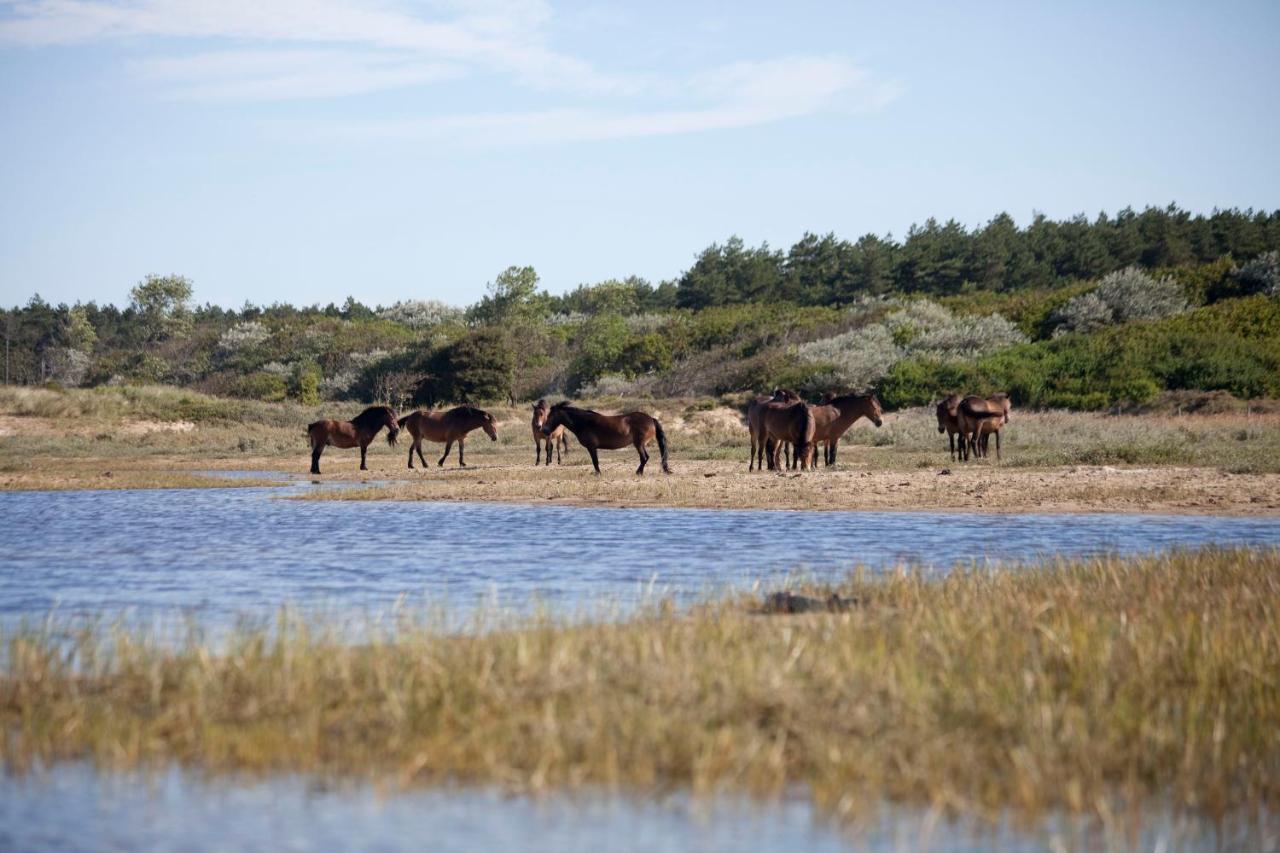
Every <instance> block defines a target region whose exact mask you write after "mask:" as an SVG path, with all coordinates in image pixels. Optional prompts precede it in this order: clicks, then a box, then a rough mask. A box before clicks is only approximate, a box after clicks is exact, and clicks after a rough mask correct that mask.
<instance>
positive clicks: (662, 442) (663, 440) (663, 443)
mask: <svg viewBox="0 0 1280 853" xmlns="http://www.w3.org/2000/svg"><path fill="white" fill-rule="evenodd" d="M653 433H654V436H655V437H656V438H657V439H658V452H659V453H661V454H662V470H663V471H664V472H666V473H668V474H670V473H671V466H670V465H669V464H667V434H666V433H664V432H663V431H662V424H660V423H658V419H657V418H654V419H653Z"/></svg>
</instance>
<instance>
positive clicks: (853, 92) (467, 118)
mask: <svg viewBox="0 0 1280 853" xmlns="http://www.w3.org/2000/svg"><path fill="white" fill-rule="evenodd" d="M687 89H688V90H689V91H690V92H691V93H693V95H694V96H695V97H697V99H698V100H699V101H701V102H702V103H700V104H698V105H695V106H691V107H688V108H685V109H666V110H661V109H659V110H633V111H629V112H618V111H610V110H607V109H552V110H539V111H531V112H506V113H480V114H467V115H451V116H436V117H430V118H421V119H405V120H392V121H363V122H349V123H344V124H339V125H328V126H325V127H315V126H309V125H294V126H293V127H294V128H295V130H297V131H298V132H300V133H301V134H302V135H305V136H312V135H315V134H326V133H327V134H328V135H330V136H336V137H339V138H344V139H348V140H359V141H370V140H379V139H400V140H420V141H437V142H457V143H461V144H466V145H487V146H493V147H504V146H510V145H519V144H528V143H554V142H583V141H600V140H608V139H628V138H643V137H656V136H671V135H676V134H685V133H699V132H705V131H713V130H728V129H733V128H743V127H752V126H755V125H761V124H770V123H773V122H778V121H783V120H786V119H792V118H799V117H801V116H806V115H812V114H814V113H818V112H821V111H823V110H828V109H834V110H840V111H843V112H866V111H869V110H874V109H879V108H881V107H883V106H884V105H886V104H887V103H888V102H889V101H891V100H892V99H893V98H894V97H896V96H897V93H898V88H897V86H896V85H894V84H892V83H885V82H881V81H879V80H877V79H876V78H874V77H873V76H871V75H869V74H868V73H866V72H865V71H863V70H861V69H859V68H858V67H856V66H854V65H853V64H851V63H849V62H848V61H846V60H842V59H837V58H818V59H814V58H805V57H800V58H796V59H783V60H773V61H769V62H762V63H736V64H734V65H731V66H726V67H724V68H720V69H716V70H714V71H711V72H708V73H706V74H704V75H700V76H699V77H698V78H696V79H695V80H693V81H691V82H689V83H688V85H687ZM275 127H276V128H277V129H278V130H286V131H287V129H288V128H289V127H290V126H289V125H285V124H277V125H275Z"/></svg>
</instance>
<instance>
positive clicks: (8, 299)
mask: <svg viewBox="0 0 1280 853" xmlns="http://www.w3.org/2000/svg"><path fill="white" fill-rule="evenodd" d="M1277 36H1280V3H1275V2H1259V3H1245V2H1227V3H1181V2H1159V3H1133V2H1128V3H1126V2H1108V3H1085V2H1082V3H1070V4H1065V3H1064V4H1050V3H1040V2H1030V3H1028V2H1018V3H1007V4H1002V3H954V2H942V3H865V2H834V3H815V2H803V0H802V1H801V2H789V3H785V4H784V3H778V2H776V0H774V2H763V3H756V2H737V3H725V2H722V3H699V2H670V3H668V2H665V0H654V2H646V3H621V2H619V3H609V2H540V0H492V2H490V0H477V2H452V0H442V2H418V3H410V2H397V0H378V1H377V2H362V0H218V2H209V0H128V2H114V0H0V304H2V305H7V306H12V305H16V304H24V303H25V302H26V301H27V300H28V299H29V298H30V297H31V295H32V294H34V293H39V294H40V295H41V296H42V297H43V298H44V299H46V300H48V301H50V302H53V303H59V302H67V303H74V302H76V301H90V300H94V301H97V302H100V303H101V302H112V303H115V304H117V305H124V304H127V302H128V298H129V297H128V293H129V290H130V288H131V287H132V286H133V285H135V284H136V283H137V282H139V281H141V280H142V279H143V278H144V277H145V276H146V275H148V274H151V273H155V274H169V273H176V274H180V275H185V276H186V277H188V278H189V279H190V280H191V281H192V283H193V285H194V289H195V298H196V301H197V302H201V303H204V302H212V303H216V304H220V305H223V306H226V307H239V306H240V305H242V304H243V303H245V302H246V301H250V302H253V303H255V304H270V303H272V302H290V303H293V304H298V305H303V304H307V305H309V304H315V303H319V304H325V303H328V302H337V303H341V302H342V301H343V300H345V299H346V297H347V296H348V295H349V294H350V295H354V296H356V298H358V299H360V300H361V301H363V302H365V303H367V304H370V305H374V304H383V305H389V304H391V303H393V302H396V301H399V300H405V299H439V300H443V301H445V302H450V303H454V304H458V305H465V304H469V303H471V302H474V301H475V300H477V299H479V298H480V297H481V296H482V295H483V294H484V292H485V285H486V283H487V282H489V281H491V280H492V279H493V278H494V277H495V276H496V275H497V274H498V273H499V272H501V271H502V270H503V269H505V268H506V267H508V266H511V265H521V266H523V265H532V266H533V267H534V268H535V269H536V270H537V271H538V274H539V275H540V276H541V282H542V285H543V286H544V287H546V288H547V289H548V290H550V291H551V292H553V293H559V292H564V291H565V290H569V289H572V288H573V287H575V286H577V285H579V284H583V283H592V282H598V281H602V280H605V279H609V278H621V277H625V276H628V275H639V276H643V277H645V278H647V279H649V280H651V281H653V282H655V283H656V282H658V281H661V280H663V279H669V278H674V277H676V276H678V275H679V274H680V273H681V272H682V271H683V270H685V269H687V268H688V267H689V266H690V265H691V264H692V262H693V259H694V257H695V256H696V255H697V253H698V252H700V251H701V250H703V249H704V248H706V247H707V246H709V245H711V244H712V243H715V242H723V241H724V240H725V239H726V238H728V237H730V236H733V235H737V236H740V237H742V239H743V240H745V241H746V242H747V243H748V244H750V245H758V244H760V243H762V242H766V241H767V242H768V243H769V244H770V245H771V246H775V247H781V248H784V249H785V248H786V247H788V246H790V245H791V244H792V243H793V242H795V241H796V240H797V239H799V238H800V237H801V236H802V235H803V234H804V233H805V232H806V231H811V232H814V233H820V234H825V233H827V232H834V233H835V234H836V235H837V236H840V237H844V238H848V239H856V238H857V237H858V236H860V235H862V234H865V233H869V232H872V233H877V234H881V235H884V234H893V235H897V236H901V235H902V234H904V233H905V232H906V230H907V228H908V227H909V226H910V225H911V224H912V223H918V222H923V221H924V220H925V219H926V218H928V217H930V216H932V217H936V218H938V219H939V220H946V219H949V218H954V219H956V220H958V221H960V222H961V223H963V224H965V225H967V226H970V227H973V226H979V225H981V224H982V223H984V222H986V221H987V220H989V219H990V218H991V217H992V216H994V215H995V214H997V213H999V212H1001V211H1007V212H1008V213H1010V214H1012V215H1013V217H1014V218H1015V219H1016V220H1017V221H1018V222H1019V223H1022V224H1025V223H1026V222H1027V221H1029V219H1030V218H1031V217H1032V216H1033V215H1034V213H1036V212H1041V213H1044V214H1046V215H1048V216H1050V217H1053V218H1065V217H1069V216H1072V215H1074V214H1077V213H1085V214H1087V215H1089V216H1090V217H1093V216H1096V215H1097V214H1098V212H1100V211H1106V212H1108V213H1114V212H1115V211H1117V210H1119V209H1120V208H1123V207H1125V206H1133V207H1135V208H1142V207H1144V206H1147V205H1159V206H1164V205H1167V204H1169V203H1173V202H1176V203H1177V204H1178V205H1179V206H1181V207H1183V208H1187V209H1190V210H1193V211H1196V212H1203V213H1208V212H1210V211H1211V210H1212V209H1214V208H1215V207H1219V208H1224V207H1240V208H1249V207H1252V208H1254V209H1265V210H1274V209H1276V208H1280V157H1277V155H1276V154H1275V150H1276V146H1277V142H1276V140H1277V139H1280V94H1278V93H1280V50H1278V49H1277V47H1276V45H1277V43H1278V41H1280V40H1278V39H1277Z"/></svg>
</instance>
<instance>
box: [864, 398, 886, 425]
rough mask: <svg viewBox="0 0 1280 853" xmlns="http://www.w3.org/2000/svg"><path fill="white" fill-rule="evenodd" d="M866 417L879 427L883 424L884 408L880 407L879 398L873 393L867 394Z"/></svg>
mask: <svg viewBox="0 0 1280 853" xmlns="http://www.w3.org/2000/svg"><path fill="white" fill-rule="evenodd" d="M867 417H868V418H870V419H871V422H872V423H873V424H875V425H876V429H879V428H880V427H881V426H882V425H883V424H884V409H882V408H880V398H879V397H877V396H876V395H875V394H874V393H871V394H868V395H867Z"/></svg>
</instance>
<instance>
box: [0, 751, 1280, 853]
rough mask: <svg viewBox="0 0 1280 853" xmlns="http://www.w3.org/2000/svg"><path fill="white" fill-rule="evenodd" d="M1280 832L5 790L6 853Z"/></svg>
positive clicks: (1258, 845) (313, 794) (797, 803)
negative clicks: (844, 823) (1129, 830)
mask: <svg viewBox="0 0 1280 853" xmlns="http://www.w3.org/2000/svg"><path fill="white" fill-rule="evenodd" d="M1273 832H1274V827H1266V826H1263V827H1244V828H1241V829H1239V830H1236V831H1232V832H1231V833H1230V834H1228V835H1225V836H1223V837H1221V838H1218V837H1217V836H1216V835H1215V833H1214V830H1213V828H1212V827H1210V826H1208V825H1207V824H1206V823H1205V822H1203V821H1188V820H1185V819H1179V818H1175V817H1172V816H1171V815H1169V814H1167V813H1156V814H1150V815H1148V816H1147V817H1146V819H1145V820H1144V821H1143V826H1142V828H1141V829H1140V830H1139V832H1138V834H1137V835H1136V836H1130V835H1127V834H1126V833H1125V832H1124V831H1123V829H1116V830H1111V831H1108V830H1107V829H1105V828H1100V827H1097V826H1091V825H1088V824H1086V823H1084V822H1082V821H1073V820H1061V819H1049V820H1046V821H1044V822H1043V823H1042V824H1041V825H1040V826H1039V827H1037V828H1035V829H1029V828H1026V827H1018V826H1016V825H1014V824H1013V823H1011V822H1008V821H1006V822H1003V823H999V824H996V825H985V824H974V823H970V822H952V821H948V820H945V819H943V818H941V817H940V816H939V815H937V814H936V813H930V812H927V811H924V810H917V809H910V810H909V809H893V808H889V807H883V808H880V809H873V810H872V812H871V814H870V815H869V816H868V817H867V819H866V820H865V821H864V822H863V823H861V824H859V825H857V826H856V827H854V828H852V829H846V830H844V831H842V830H841V829H840V828H839V827H837V826H836V825H835V824H834V823H832V822H831V821H827V820H823V819H822V818H821V817H820V816H818V815H816V814H815V813H814V809H813V807H812V805H811V804H810V803H809V802H808V801H807V800H806V799H803V798H790V799H784V800H781V801H767V802H749V801H746V800H742V799H737V798H731V797H721V798H718V799H716V800H713V801H709V802H693V801H691V800H690V799H689V797H687V796H685V795H679V794H676V795H670V796H665V797H660V798H650V799H638V798H628V797H621V796H607V795H600V794H595V795H592V794H583V795H578V796H566V795H552V796H548V797H544V798H541V799H537V798H532V797H527V796H512V795H506V794H503V793H501V792H499V791H495V790H492V789H487V788H467V789H461V790H441V789H432V790H412V791H407V792H381V793H380V792H379V791H378V790H376V789H375V788H374V787H373V786H370V785H368V784H354V783H352V784H341V785H339V786H337V787H329V786H326V785H319V784H317V783H316V782H315V781H314V780H307V779H302V778H298V777H294V776H277V777H272V778H270V779H265V780H263V779H238V778H234V777H218V778H215V779H208V778H201V777H199V776H197V775H195V774H192V773H186V772H183V771H179V770H176V769H170V770H167V771H162V772H159V773H156V774H153V775H150V776H148V775H144V774H140V773H133V772H130V773H121V774H118V775H114V776H109V777H104V776H102V775H100V774H98V773H97V772H96V771H94V770H93V769H92V768H90V767H88V766H85V765H77V764H64V765H60V766H58V767H56V768H54V769H53V770H51V771H49V772H41V773H36V774H32V775H30V776H26V777H14V776H3V775H0V849H3V850H71V851H75V850H86V851H87V850H130V851H151V850H187V851H193V853H198V852H199V851H217V850H263V851H280V850H298V851H302V850H433V851H455V850H456V851H471V850H510V851H516V850H520V851H547V853H561V851H574V850H591V851H595V850H617V851H684V850H688V851H718V850H724V851H740V850H753V851H761V853H792V851H796V850H805V851H817V853H822V851H836V850H843V849H846V848H847V847H855V848H857V849H865V850H878V851H890V850H933V851H949V853H959V851H980V850H991V849H999V850H1043V849H1062V850H1066V849H1080V850H1091V849H1092V850H1097V849H1124V848H1128V847H1130V846H1131V845H1132V849H1138V850H1160V849H1174V850H1188V849H1203V850H1213V849H1241V850H1245V849H1248V850H1265V849H1268V846H1269V845H1271V844H1274V843H1275V841H1276V838H1275V836H1274V834H1269V833H1273Z"/></svg>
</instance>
